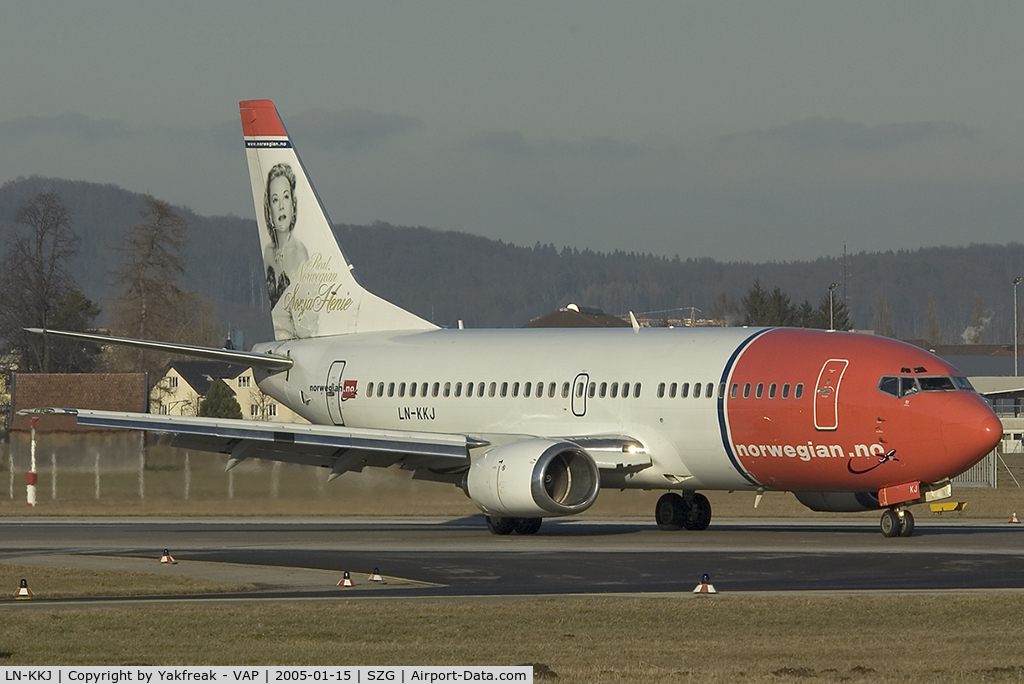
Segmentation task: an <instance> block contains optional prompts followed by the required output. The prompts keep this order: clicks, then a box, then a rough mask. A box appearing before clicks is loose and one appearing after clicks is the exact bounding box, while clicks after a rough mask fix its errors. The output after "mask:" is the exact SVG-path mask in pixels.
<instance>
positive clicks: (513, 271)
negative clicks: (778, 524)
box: [0, 178, 1024, 345]
mask: <svg viewBox="0 0 1024 684" xmlns="http://www.w3.org/2000/svg"><path fill="white" fill-rule="evenodd" d="M44 190H46V191H53V192H56V193H58V194H59V195H60V196H61V198H62V199H63V200H64V202H65V203H66V204H67V206H68V207H69V208H70V210H71V213H72V217H73V221H74V226H75V228H76V229H77V231H78V233H79V235H80V236H81V238H82V244H81V250H80V253H79V254H78V256H77V257H76V259H75V261H74V263H73V272H74V276H75V278H76V280H77V282H78V285H79V288H80V289H81V290H82V292H83V293H84V294H85V295H86V296H88V297H89V298H91V299H93V300H94V301H97V302H99V303H100V305H101V306H103V305H104V304H105V302H106V301H107V300H109V299H110V298H111V297H112V296H114V294H115V290H114V287H113V285H112V280H111V278H110V273H111V271H112V270H113V269H114V268H115V267H116V264H117V259H118V255H117V252H116V249H115V247H116V245H118V244H119V242H120V240H121V239H122V236H123V234H124V231H125V230H126V229H127V228H129V227H130V226H132V225H134V224H135V223H137V222H138V221H139V220H140V211H141V210H142V207H143V198H142V195H139V194H136V193H132V192H128V191H126V190H123V189H121V188H118V187H115V186H112V185H98V184H93V183H86V182H80V181H67V180H60V179H48V178H28V179H18V180H16V181H12V182H9V183H6V184H5V185H3V186H2V187H0V232H2V234H4V235H7V234H9V233H8V231H10V230H12V229H13V223H14V217H15V215H16V214H17V212H18V210H19V209H20V208H21V207H22V206H24V204H25V203H26V202H28V200H29V199H31V198H32V197H33V196H35V195H36V194H38V193H39V192H42V191H44ZM178 213H180V214H181V215H182V216H183V217H184V218H185V219H186V220H187V221H188V224H189V238H188V247H187V249H186V254H185V257H186V261H187V271H186V277H185V283H186V284H187V286H188V287H190V288H194V289H197V290H200V291H202V292H204V293H206V294H207V296H209V297H210V299H211V300H212V301H213V302H214V303H215V304H216V305H217V308H218V311H219V315H220V319H221V321H222V322H223V324H224V326H225V331H226V330H227V327H228V326H231V327H234V328H240V329H243V330H245V332H246V338H245V339H246V344H247V345H250V344H252V342H254V341H257V340H260V339H266V338H267V337H268V336H269V334H270V326H269V325H268V322H267V320H266V317H265V316H264V315H263V313H262V312H263V311H264V310H265V308H266V307H267V301H266V292H265V286H264V283H263V277H262V270H263V269H262V265H261V263H260V250H259V243H258V239H257V236H256V232H255V231H256V227H255V221H254V220H253V219H251V218H244V219H243V218H239V217H236V216H216V217H206V216H198V215H196V214H194V213H193V212H191V211H190V210H189V209H187V208H184V207H181V208H178ZM965 230H966V229H965ZM336 232H337V234H338V236H339V238H340V240H341V243H342V245H343V247H344V249H345V251H346V253H347V254H348V256H349V258H350V260H351V261H352V262H353V263H354V264H355V266H356V274H357V275H358V276H359V278H360V280H361V281H362V282H363V284H364V285H365V286H366V287H368V288H369V289H370V290H372V291H373V292H375V293H376V294H379V295H380V296H382V297H384V298H386V299H389V300H391V301H394V302H395V303H397V304H399V305H401V306H404V307H406V308H408V309H410V310H412V311H414V312H415V313H417V314H419V315H420V316H423V317H425V318H428V319H430V320H432V321H434V322H436V323H438V324H440V325H446V326H454V325H456V324H457V322H458V320H459V319H463V320H464V321H465V323H466V325H467V326H469V327H489V326H498V327H513V326H522V325H525V324H526V323H527V322H529V320H530V319H531V318H534V317H537V316H540V315H543V314H545V313H547V312H549V311H551V310H552V309H555V308H558V307H560V306H564V305H566V304H568V303H570V302H575V303H578V304H581V305H585V306H592V307H599V308H601V309H604V310H605V311H607V312H609V313H615V314H623V313H626V312H627V311H630V310H632V311H634V312H638V313H640V312H658V311H663V310H668V309H675V308H683V307H691V306H693V307H697V309H699V310H700V311H701V312H705V314H706V312H708V311H709V309H710V308H711V305H712V303H713V302H714V301H715V300H716V299H717V298H718V297H719V296H720V294H721V293H722V292H726V293H728V294H729V295H731V296H732V297H734V298H737V299H739V298H741V297H742V296H743V294H744V293H745V292H746V291H747V290H748V289H749V288H750V286H751V284H752V283H753V282H754V281H755V280H760V281H761V283H762V284H763V285H764V286H765V287H768V288H774V287H775V286H779V287H781V288H782V289H783V290H784V291H785V292H786V293H788V294H789V295H790V297H791V298H792V300H793V301H795V302H802V301H804V300H809V301H810V303H811V304H812V305H814V306H816V305H817V304H818V302H819V301H820V300H821V298H822V297H823V296H825V295H827V292H828V286H829V284H830V283H833V282H836V283H839V284H840V287H839V289H838V290H837V292H836V295H837V297H842V296H843V295H844V287H843V285H844V264H843V259H842V256H841V255H836V256H831V257H823V258H820V259H817V260H815V261H811V262H787V263H737V262H728V263H724V262H718V261H713V260H710V259H689V258H687V255H679V256H672V257H662V256H653V255H643V254H633V253H623V252H615V253H612V254H600V253H595V252H591V251H589V250H587V249H586V236H580V239H579V244H578V245H576V246H574V247H573V248H569V247H565V248H562V249H556V248H555V247H554V246H552V245H540V244H537V245H535V246H533V247H520V246H516V245H512V244H507V243H504V242H501V241H494V240H489V239H486V238H481V237H476V236H472V235H467V234H463V233H455V232H450V231H441V230H435V229H427V228H409V227H397V226H391V225H387V224H382V223H377V224H374V225H372V226H353V225H344V224H342V225H338V226H336ZM845 273H846V278H845V296H846V301H847V304H848V306H849V308H850V311H851V315H852V320H853V325H854V327H856V328H871V327H872V319H873V317H874V315H875V306H876V302H877V301H878V294H879V292H884V293H885V294H886V295H887V297H888V301H889V305H890V307H891V309H892V322H893V330H894V333H895V335H896V336H898V337H904V338H910V337H921V338H923V337H927V336H928V334H927V331H928V328H927V321H926V309H927V307H928V301H929V297H930V296H931V297H933V298H934V301H935V304H936V307H935V310H936V312H937V317H938V322H939V324H940V326H941V330H942V335H943V338H944V339H943V340H942V341H945V342H957V341H960V337H961V334H962V333H963V331H964V330H965V328H967V326H968V325H970V323H971V319H972V314H973V312H974V311H975V307H976V304H977V302H978V301H979V300H980V302H981V304H982V310H983V312H984V313H983V316H982V318H983V319H984V322H985V339H986V340H987V341H989V342H1010V341H1011V334H1012V332H1011V331H1012V327H1013V306H1012V302H1013V278H1014V277H1015V276H1017V275H1024V245H1021V244H1018V243H1012V244H1009V245H972V246H969V247H933V248H926V249H921V250H916V251H912V252H885V253H859V254H853V255H850V256H849V257H848V258H847V260H846V265H845ZM1020 295H1021V298H1022V302H1024V292H1021V293H1020ZM667 315H673V314H671V313H668V314H667ZM100 320H101V321H102V320H103V318H102V316H101V318H100ZM932 341H933V342H939V341H940V340H932Z"/></svg>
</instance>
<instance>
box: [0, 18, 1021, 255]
mask: <svg viewBox="0 0 1024 684" xmlns="http://www.w3.org/2000/svg"><path fill="white" fill-rule="evenodd" d="M1022 35H1024V3H1021V2H1019V0H1015V1H1013V2H988V3H964V2H939V1H935V0H927V1H917V0H901V1H900V2H838V1H836V2H827V1H823V0H815V1H814V2H763V1H759V2H730V1H728V0H721V1H716V2H692V3H686V2H636V3H633V2H631V3H625V2H605V1H600V0H593V1H590V2H557V3H552V2H526V1H517V2H502V3H498V2H479V1H474V2H446V1H443V0H434V1H432V2H406V3H398V2H386V1H382V0H374V1H372V2H350V1H347V2H334V1H330V2H302V1H295V2H279V1H278V2H252V1H247V2H240V1H237V2H236V1H224V2H195V3H186V2H174V1H171V2H137V1H133V2H102V1H90V2H87V3H73V2H45V1H42V2H41V1H37V2H32V3H12V4H11V6H8V7H5V8H4V12H3V28H2V30H0V64H2V65H3V67H2V70H0V146H2V150H3V152H2V154H0V182H5V181H8V180H13V179H14V178H17V177H18V176H28V175H32V174H40V175H51V176H59V177H64V178H72V179H80V180H88V181H93V182H99V183H114V184H117V185H120V186H123V187H125V188H128V189H130V190H135V191H140V192H149V193H152V194H154V195H156V196H157V197H159V198H161V199H166V200H169V201H171V202H173V203H175V204H182V205H186V206H189V207H191V208H192V209H194V210H195V211H197V212H199V213H203V214H211V215H212V214H226V213H234V214H237V215H240V216H246V217H250V216H253V205H252V199H251V197H250V194H249V191H248V177H247V172H246V167H245V155H244V151H243V147H242V141H241V127H240V124H239V117H238V101H239V100H243V99H264V98H266V99H272V100H274V102H275V103H276V104H277V107H278V110H279V111H280V112H281V114H282V116H283V118H284V121H285V125H286V126H287V127H288V129H289V132H290V133H291V134H292V137H293V139H294V140H295V143H296V147H297V149H298V152H299V154H300V155H301V156H302V159H303V162H304V163H305V165H306V168H307V170H308V171H309V172H310V174H311V177H312V180H313V183H314V184H315V185H316V187H317V190H318V191H319V193H320V196H321V198H322V199H323V201H324V203H325V205H326V206H327V209H328V211H329V212H330V214H331V218H332V219H333V220H334V221H336V222H344V223H368V222H371V221H373V220H377V219H379V220H382V221H387V222H390V223H394V224H401V225H424V226H430V227H436V228H442V229H452V230H459V231H465V232H469V233H476V234H480V235H485V236H488V237H492V238H500V239H502V240H505V241H507V242H513V243H516V244H522V245H533V244H534V243H535V242H536V241H538V240H540V241H541V242H545V243H546V242H554V243H555V244H556V245H557V246H559V247H561V246H563V245H570V246H575V247H579V248H585V247H589V248H592V249H597V250H602V251H608V250H613V249H624V250H636V251H643V252H654V253H656V254H666V255H673V254H679V255H680V256H682V257H683V258H686V257H714V258H717V259H727V260H739V259H742V260H746V259H753V260H764V259H776V260H789V259H804V258H813V257H817V256H822V255H838V254H840V253H841V252H842V248H843V243H844V241H845V242H846V243H847V245H848V247H849V250H850V251H851V252H857V251H861V250H868V251H874V250H887V249H900V248H916V247H921V246H926V245H940V244H946V245H953V244H966V243H970V242H994V243H1005V242H1009V241H1020V240H1021V239H1022V235H1021V233H1022V230H1021V229H1022V226H1024V41H1022V40H1021V36H1022Z"/></svg>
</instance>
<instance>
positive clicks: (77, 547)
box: [0, 516, 1024, 597]
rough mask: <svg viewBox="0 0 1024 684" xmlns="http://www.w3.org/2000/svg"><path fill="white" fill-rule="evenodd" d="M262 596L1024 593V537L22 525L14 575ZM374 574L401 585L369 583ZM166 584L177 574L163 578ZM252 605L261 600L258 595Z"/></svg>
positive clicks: (1002, 530) (463, 523)
mask: <svg viewBox="0 0 1024 684" xmlns="http://www.w3.org/2000/svg"><path fill="white" fill-rule="evenodd" d="M165 548H167V549H170V550H171V553H172V554H173V555H174V557H175V558H176V559H177V560H178V561H179V563H178V565H176V566H173V567H174V572H177V573H181V574H194V575H197V576H203V577H209V578H214V579H233V580H235V581H247V582H252V583H254V584H256V585H257V586H258V587H259V591H258V592H256V595H263V596H267V597H281V596H293V597H302V596H308V597H316V596H329V595H337V594H338V589H337V587H336V586H335V585H336V582H337V581H338V580H339V579H340V578H341V573H342V572H343V571H345V570H348V571H350V572H351V573H352V577H353V579H355V580H356V582H357V585H358V587H357V588H358V589H359V590H360V594H362V595H364V596H366V595H367V594H368V593H370V594H374V595H388V594H395V593H396V592H401V595H403V596H468V595H495V596H500V595H505V596H507V595H545V594H578V593H610V592H616V593H618V592H629V593H650V592H680V591H683V592H688V591H690V590H692V589H693V587H694V586H695V584H696V583H697V582H698V581H699V580H700V579H701V576H702V575H703V574H705V573H707V574H708V575H710V576H711V580H712V582H713V583H714V584H715V586H716V588H717V589H718V590H719V591H807V590H829V591H836V590H894V589H898V590H915V589H986V588H1013V589H1021V588H1024V526H1022V525H1011V524H1007V523H1005V522H1002V521H972V520H963V521H931V520H922V521H920V523H919V524H918V527H917V532H916V533H915V535H914V536H913V537H910V538H907V539H901V538H896V539H886V538H884V537H882V536H881V534H880V533H879V531H878V524H877V521H876V520H874V519H870V520H868V519H864V518H858V519H855V520H842V519H829V520H791V519H772V520H765V519H760V520H756V521H755V520H739V519H716V520H715V521H714V522H713V523H712V525H711V527H710V528H709V529H708V530H706V531H704V532H661V531H659V530H658V529H657V528H656V527H655V526H654V524H653V523H652V522H650V521H647V520H640V519H594V518H580V519H571V520H547V521H545V523H544V527H543V528H542V530H541V532H540V533H539V534H537V535H536V536H516V535H510V536H507V537H496V536H494V535H491V534H490V533H488V531H487V529H486V527H485V525H484V521H483V518H482V517H481V516H474V517H469V518H458V519H441V518H386V519H381V518H375V519H369V518H255V519H254V518H244V519H240V518H174V519H167V518H163V519H143V518H73V519H71V518H8V519H6V520H3V521H0V562H6V563H15V564H18V563H21V564H25V563H28V564H35V565H45V564H52V565H60V566H65V567H66V566H68V565H70V566H72V567H83V568H86V567H87V568H91V569H96V568H109V569H130V570H133V571H139V569H140V568H142V569H145V568H150V567H152V568H153V569H154V571H158V570H159V563H158V560H157V559H158V558H159V556H160V554H161V552H162V551H163V549H165ZM374 568H380V572H381V573H382V574H383V575H385V576H387V577H389V578H391V579H390V581H389V582H388V583H386V584H383V585H381V584H377V583H369V582H367V581H366V580H365V578H366V576H367V574H368V573H369V572H370V571H371V570H373V569H374ZM159 571H161V572H162V571H164V570H159ZM250 596H252V595H250Z"/></svg>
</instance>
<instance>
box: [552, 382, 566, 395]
mask: <svg viewBox="0 0 1024 684" xmlns="http://www.w3.org/2000/svg"><path fill="white" fill-rule="evenodd" d="M566 384H568V383H566ZM556 387H558V383H554V382H551V383H548V399H554V398H555V388H556Z"/></svg>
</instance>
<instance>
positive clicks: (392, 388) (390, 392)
mask: <svg viewBox="0 0 1024 684" xmlns="http://www.w3.org/2000/svg"><path fill="white" fill-rule="evenodd" d="M388 396H389V397H393V396H395V383H393V382H392V383H389V384H388Z"/></svg>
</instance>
